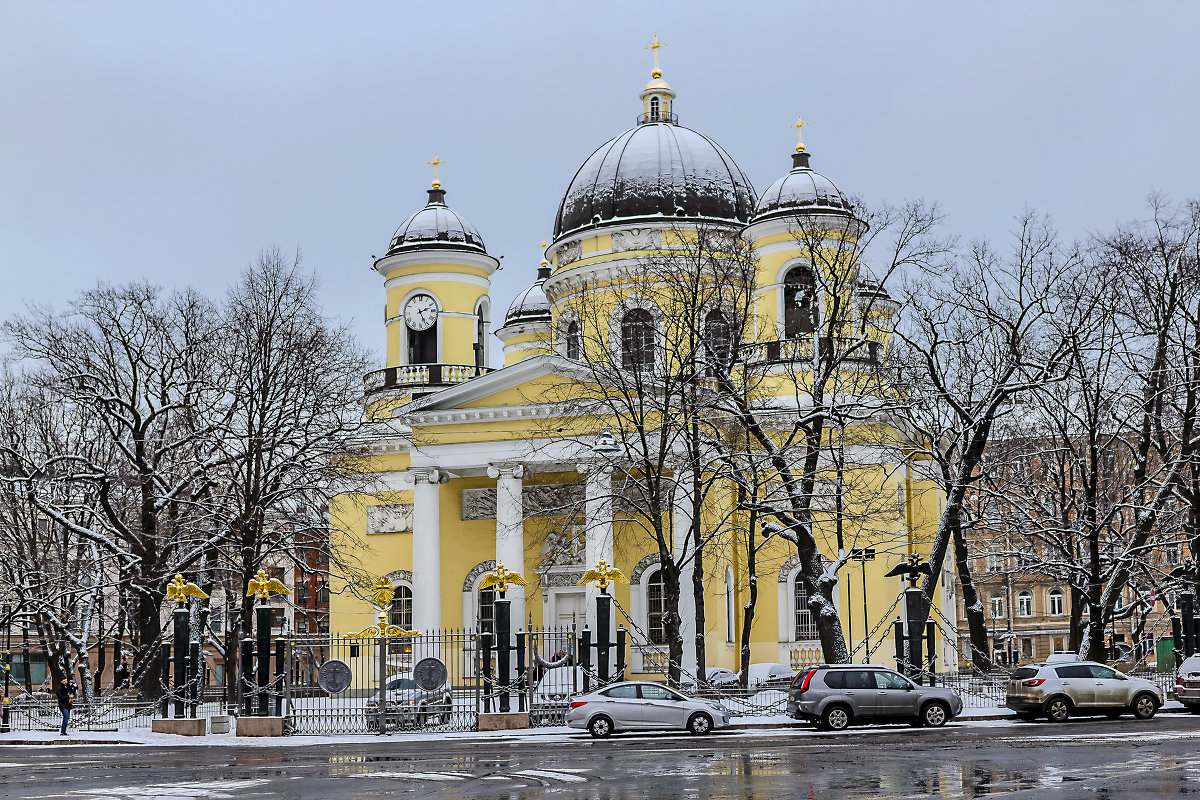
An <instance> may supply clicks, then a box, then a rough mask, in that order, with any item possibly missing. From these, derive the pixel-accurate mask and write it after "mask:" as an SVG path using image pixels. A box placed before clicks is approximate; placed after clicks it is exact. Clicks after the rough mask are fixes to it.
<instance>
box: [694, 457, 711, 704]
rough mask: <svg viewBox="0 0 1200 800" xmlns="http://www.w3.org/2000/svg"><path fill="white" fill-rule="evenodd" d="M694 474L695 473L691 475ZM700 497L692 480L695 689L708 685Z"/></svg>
mask: <svg viewBox="0 0 1200 800" xmlns="http://www.w3.org/2000/svg"><path fill="white" fill-rule="evenodd" d="M693 474H695V473H693ZM701 499H702V498H701V495H700V483H699V479H698V477H697V478H693V480H692V509H693V512H692V548H693V553H694V555H695V561H694V562H693V569H692V587H691V588H692V597H693V598H694V600H695V604H696V640H695V642H693V645H694V646H695V648H696V687H697V688H699V687H700V686H703V685H705V684H706V683H708V670H707V669H706V662H707V654H706V653H705V637H704V630H705V622H704V541H703V536H702V535H701V529H700V516H701V510H702V509H701V505H700V502H701Z"/></svg>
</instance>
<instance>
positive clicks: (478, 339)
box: [475, 306, 487, 367]
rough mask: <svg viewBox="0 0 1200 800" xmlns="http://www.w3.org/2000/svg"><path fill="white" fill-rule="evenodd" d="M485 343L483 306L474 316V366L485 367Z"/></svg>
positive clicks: (485, 329)
mask: <svg viewBox="0 0 1200 800" xmlns="http://www.w3.org/2000/svg"><path fill="white" fill-rule="evenodd" d="M486 341H487V320H486V319H484V316H483V306H480V307H479V311H478V312H477V314H476V316H475V366H476V367H483V366H486V364H485V362H486V359H487V354H486V353H485V352H484V344H485V342H486Z"/></svg>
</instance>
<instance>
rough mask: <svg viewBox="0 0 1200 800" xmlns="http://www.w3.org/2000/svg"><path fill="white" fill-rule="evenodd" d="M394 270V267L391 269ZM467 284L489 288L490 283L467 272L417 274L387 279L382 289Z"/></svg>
mask: <svg viewBox="0 0 1200 800" xmlns="http://www.w3.org/2000/svg"><path fill="white" fill-rule="evenodd" d="M393 269H394V267H393ZM442 281H445V282H449V283H469V284H472V285H473V286H482V287H483V288H485V289H487V288H490V287H491V285H492V282H491V281H490V280H488V279H487V278H481V277H479V276H478V275H472V274H470V273H469V272H418V273H415V274H413V275H397V276H396V277H394V278H388V279H387V280H386V281H384V282H383V288H384V289H395V288H396V287H397V286H410V285H412V284H414V283H420V284H424V283H438V282H442Z"/></svg>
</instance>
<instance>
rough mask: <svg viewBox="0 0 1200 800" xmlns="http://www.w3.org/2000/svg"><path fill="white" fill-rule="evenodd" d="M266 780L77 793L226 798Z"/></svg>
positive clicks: (119, 799) (115, 797)
mask: <svg viewBox="0 0 1200 800" xmlns="http://www.w3.org/2000/svg"><path fill="white" fill-rule="evenodd" d="M266 782H267V781H266V780H265V779H262V778H259V779H255V780H248V781H211V782H209V783H162V784H158V785H153V786H121V787H113V788H105V789H79V790H77V793H78V794H86V795H91V796H93V797H97V798H105V800H108V799H109V798H111V799H112V800H127V798H145V800H159V798H172V797H179V798H187V800H195V798H201V797H211V798H226V797H238V795H239V792H238V791H237V790H241V789H249V788H250V787H252V786H260V785H262V784H264V783H266Z"/></svg>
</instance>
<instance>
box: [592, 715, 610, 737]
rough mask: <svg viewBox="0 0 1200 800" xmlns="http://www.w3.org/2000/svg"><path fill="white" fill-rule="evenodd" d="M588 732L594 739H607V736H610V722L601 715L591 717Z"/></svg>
mask: <svg viewBox="0 0 1200 800" xmlns="http://www.w3.org/2000/svg"><path fill="white" fill-rule="evenodd" d="M588 731H589V732H590V733H591V734H592V738H594V739H607V738H608V737H609V736H612V732H613V724H612V720H611V719H609V718H608V717H606V716H604V715H603V714H601V715H600V716H598V717H592V721H591V722H589V723H588Z"/></svg>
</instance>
